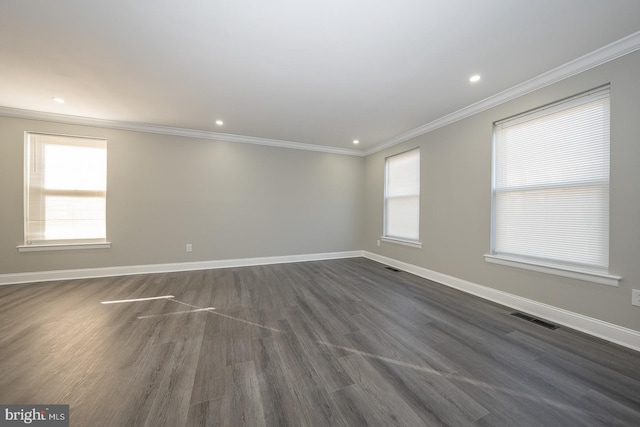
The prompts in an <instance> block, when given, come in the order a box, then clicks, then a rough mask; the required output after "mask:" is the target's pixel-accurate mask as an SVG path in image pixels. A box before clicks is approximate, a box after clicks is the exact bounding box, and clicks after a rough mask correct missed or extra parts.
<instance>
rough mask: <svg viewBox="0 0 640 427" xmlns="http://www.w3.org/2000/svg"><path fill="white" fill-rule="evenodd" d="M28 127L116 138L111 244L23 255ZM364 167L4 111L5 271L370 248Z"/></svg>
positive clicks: (323, 156) (112, 143) (357, 161)
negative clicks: (364, 236)
mask: <svg viewBox="0 0 640 427" xmlns="http://www.w3.org/2000/svg"><path fill="white" fill-rule="evenodd" d="M25 131H38V132H51V133H61V134H71V135H83V136H95V137H103V138H106V139H107V140H108V148H107V150H108V172H107V180H108V190H107V238H108V240H110V241H111V242H112V243H113V245H112V248H111V249H107V250H103V249H101V250H92V251H87V250H82V251H55V252H30V253H18V251H17V249H16V245H19V244H22V243H23V239H24V237H23V162H24V161H23V156H24V148H23V146H24V132H25ZM363 171H364V158H362V157H354V156H346V155H335V154H327V153H318V152H311V151H301V150H292V149H285V148H275V147H267V146H259V145H249V144H239V143H227V142H220V141H212V140H200V139H193V138H181V137H174V136H165V135H156V134H149V133H139V132H130V131H119V130H110V129H102V128H92V127H84V126H75V125H65V124H59V123H49V122H44V121H32V120H23V119H13V118H6V117H0V200H2V203H1V204H0V274H2V273H18V272H32V271H48V270H61V269H77V268H92V267H109V266H126V265H146V264H161V263H174V262H188V261H211V260H220V259H235V258H251V257H266V256H280V255H299V254H313V253H324V252H336V251H349V250H358V249H361V247H360V240H361V239H360V230H361V221H360V219H361V214H362V212H363V210H362V205H363V200H364V189H363V188H364V186H363V173H364V172H363ZM186 243H192V244H193V252H192V253H186V252H185V244H186Z"/></svg>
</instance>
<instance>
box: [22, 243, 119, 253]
mask: <svg viewBox="0 0 640 427" xmlns="http://www.w3.org/2000/svg"><path fill="white" fill-rule="evenodd" d="M17 248H18V252H41V251H70V250H82V249H110V248H111V242H100V243H56V244H44V245H20V246H18V247H17Z"/></svg>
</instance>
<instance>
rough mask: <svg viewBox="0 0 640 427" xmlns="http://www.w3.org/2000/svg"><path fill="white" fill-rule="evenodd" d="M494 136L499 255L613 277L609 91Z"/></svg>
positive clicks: (517, 122) (512, 123) (513, 123)
mask: <svg viewBox="0 0 640 427" xmlns="http://www.w3.org/2000/svg"><path fill="white" fill-rule="evenodd" d="M563 106H564V108H563ZM567 106H568V107H567ZM494 132H495V135H494V136H495V137H494V180H493V182H494V184H493V222H494V223H493V248H492V253H494V254H497V255H500V254H503V255H509V256H517V257H521V258H525V259H531V260H536V259H537V260H543V261H551V262H554V263H559V264H563V265H568V266H571V265H578V266H581V267H584V266H586V267H590V268H593V269H599V270H606V269H608V263H609V172H610V171H609V96H608V89H605V90H603V91H601V92H598V93H595V94H594V95H593V96H591V97H579V98H577V99H575V100H569V101H568V102H567V101H565V102H563V103H561V104H560V105H559V106H557V107H556V106H551V107H545V109H543V110H541V111H534V112H532V113H527V114H526V115H523V116H517V117H514V118H513V119H509V120H506V121H504V122H501V123H499V124H497V125H496V126H495V129H494Z"/></svg>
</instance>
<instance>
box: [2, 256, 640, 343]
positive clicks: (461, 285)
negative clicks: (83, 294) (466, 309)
mask: <svg viewBox="0 0 640 427" xmlns="http://www.w3.org/2000/svg"><path fill="white" fill-rule="evenodd" d="M357 257H364V258H368V259H370V260H373V261H377V262H380V263H382V264H386V265H389V266H391V267H395V268H397V269H400V270H403V271H406V272H408V273H411V274H415V275H416V276H419V277H422V278H425V279H428V280H431V281H434V282H437V283H440V284H442V285H445V286H449V287H452V288H455V289H458V290H461V291H463V292H467V293H469V294H472V295H476V296H478V297H480V298H483V299H486V300H489V301H493V302H496V303H498V304H502V305H505V306H507V307H511V308H513V309H515V310H519V311H522V312H524V313H527V314H530V315H533V316H536V317H540V318H541V319H544V320H548V321H550V322H553V323H557V324H559V325H563V326H567V327H569V328H572V329H576V330H578V331H581V332H584V333H587V334H589V335H593V336H596V337H598V338H602V339H605V340H607V341H611V342H613V343H616V344H620V345H622V346H625V347H628V348H631V349H633V350H636V351H640V331H635V330H633V329H628V328H624V327H622V326H618V325H614V324H613V323H608V322H604V321H602V320H598V319H594V318H592V317H588V316H583V315H581V314H578V313H574V312H571V311H568V310H564V309H561V308H558V307H554V306H551V305H548V304H543V303H540V302H537V301H534V300H530V299H527V298H522V297H519V296H517V295H513V294H510V293H507V292H503V291H499V290H497V289H493V288H489V287H487V286H483V285H479V284H477V283H473V282H469V281H466V280H463V279H458V278H456V277H453V276H449V275H446V274H442V273H439V272H437V271H433V270H429V269H426V268H423V267H418V266H416V265H413V264H409V263H406V262H402V261H398V260H395V259H392V258H387V257H385V256H382V255H378V254H375V253H373V252H368V251H344V252H328V253H319V254H305V255H285V256H273V257H259V258H239V259H228V260H215V261H200V262H183V263H170V264H150V265H133V266H122V267H105V268H85V269H75V270H56V271H37V272H30V273H10V274H0V285H13V284H20V283H33V282H47V281H54V280H72V279H90V278H98V277H110V276H128V275H133V274H149V273H170V272H178V271H194V270H209V269H218V268H231V267H248V266H253V265H269V264H284V263H290V262H304V261H323V260H330V259H341V258H357Z"/></svg>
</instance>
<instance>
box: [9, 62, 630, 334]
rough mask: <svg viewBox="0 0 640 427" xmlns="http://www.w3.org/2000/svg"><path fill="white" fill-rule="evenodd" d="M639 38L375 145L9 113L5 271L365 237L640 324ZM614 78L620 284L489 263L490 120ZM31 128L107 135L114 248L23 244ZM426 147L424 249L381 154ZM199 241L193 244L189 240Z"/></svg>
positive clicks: (312, 245) (255, 252)
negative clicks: (629, 50) (282, 142)
mask: <svg viewBox="0 0 640 427" xmlns="http://www.w3.org/2000/svg"><path fill="white" fill-rule="evenodd" d="M638 75H640V52H636V53H633V54H630V55H627V56H625V57H622V58H620V59H618V60H616V61H613V62H610V63H607V64H605V65H602V66H600V67H597V68H594V69H592V70H589V71H587V72H584V73H581V74H579V75H577V76H574V77H571V78H569V79H566V80H563V81H562V82H560V83H557V84H554V85H552V86H549V87H546V88H544V89H541V90H538V91H536V92H534V93H531V94H528V95H526V96H523V97H521V98H519V99H516V100H513V101H511V102H508V103H505V104H503V105H500V106H498V107H495V108H493V109H490V110H487V111H484V112H482V113H479V114H477V115H475V116H472V117H469V118H467V119H464V120H462V121H459V122H456V123H454V124H452V125H449V126H447V127H444V128H441V129H438V130H436V131H433V132H431V133H429V134H426V135H423V136H420V137H418V138H415V139H413V140H411V141H408V142H406V143H403V144H400V145H398V146H395V147H392V148H389V149H387V150H384V151H382V152H378V153H375V154H372V155H370V156H367V157H366V158H359V157H352V156H342V155H333V154H325V153H316V152H310V151H299V150H290V149H281V148H273V147H265V146H257V145H245V144H237V143H226V142H219V141H210V140H199V139H192V138H180V137H171V136H163V135H154V134H145V133H137V132H128V131H118V130H110V129H102V128H91V127H83V126H73V125H63V124H58V123H49V122H41V121H31V120H22V119H12V118H2V117H0V198H1V200H2V203H0V274H2V273H18V272H32V271H47V270H60V269H76V268H91V267H108V266H126V265H144V264H159V263H173V262H186V261H209V260H219V259H234V258H250V257H262V256H279V255H297V254H309V253H322V252H335V251H348V250H357V249H364V250H367V251H370V252H374V253H378V254H380V255H384V256H387V257H391V258H394V259H397V260H400V261H404V262H408V263H411V264H415V265H417V266H420V267H424V268H427V269H430V270H434V271H437V272H440V273H444V274H448V275H451V276H454V277H457V278H461V279H465V280H468V281H471V282H474V283H478V284H481V285H484V286H488V287H492V288H495V289H498V290H502V291H506V292H509V293H512V294H515V295H520V296H522V297H525V298H529V299H533V300H536V301H539V302H542V303H546V304H550V305H552V306H556V307H560V308H564V309H567V310H570V311H572V312H576V313H581V314H584V315H587V316H590V317H594V318H597V319H601V320H604V321H607V322H611V323H614V324H618V325H621V326H625V327H628V328H631V329H635V330H640V308H638V307H633V306H632V305H631V289H632V288H636V289H637V288H640V191H639V188H640V179H639V178H640V84H639V83H638V80H637V76H638ZM609 82H610V83H611V115H612V117H611V126H612V128H611V144H612V149H611V171H612V172H611V239H610V251H611V254H610V260H611V272H612V273H613V274H617V275H621V276H622V277H623V280H622V281H621V282H620V286H619V287H609V286H605V285H599V284H594V283H588V282H582V281H579V280H574V279H568V278H562V277H558V276H552V275H548V274H543V273H536V272H533V271H527V270H521V269H516V268H512V267H506V266H500V265H495V264H488V263H486V262H485V261H484V258H483V255H484V254H486V253H488V251H489V237H490V212H491V206H490V176H491V137H492V122H493V121H495V120H498V119H502V118H505V117H507V116H510V115H513V114H517V113H520V112H522V111H525V110H528V109H531V108H535V107H538V106H540V105H543V104H546V103H549V102H553V101H556V100H558V99H561V98H564V97H567V96H571V95H574V94H576V93H579V92H582V91H584V90H587V89H590V88H593V87H597V86H600V85H602V84H604V83H609ZM24 131H39V132H52V133H66V134H75V135H86V136H96V137H104V138H106V139H107V140H108V141H109V142H108V162H109V165H108V201H107V216H108V219H107V233H108V238H109V240H111V241H112V242H113V247H112V248H111V249H110V250H96V251H68V252H66V251H61V252H35V253H18V252H17V250H16V245H18V244H21V243H22V241H23V232H22V230H23V200H22V199H23V135H24ZM418 146H419V147H420V148H421V156H422V158H421V160H422V169H421V179H422V182H421V190H422V195H421V222H420V237H421V240H422V242H423V243H424V246H423V248H422V249H416V248H410V247H405V246H399V245H395V244H392V243H384V242H383V243H382V246H380V247H377V246H376V240H377V239H378V238H379V237H380V235H381V233H382V202H383V182H384V176H383V172H384V158H385V157H386V156H388V155H391V154H395V153H398V152H401V151H405V150H407V149H409V148H414V147H418ZM186 243H192V244H193V247H194V251H193V252H192V253H190V254H188V253H186V252H185V244H186Z"/></svg>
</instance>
